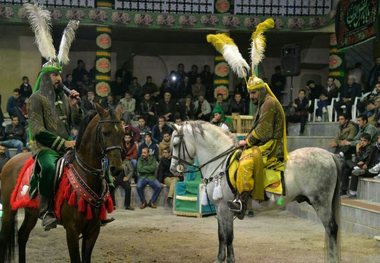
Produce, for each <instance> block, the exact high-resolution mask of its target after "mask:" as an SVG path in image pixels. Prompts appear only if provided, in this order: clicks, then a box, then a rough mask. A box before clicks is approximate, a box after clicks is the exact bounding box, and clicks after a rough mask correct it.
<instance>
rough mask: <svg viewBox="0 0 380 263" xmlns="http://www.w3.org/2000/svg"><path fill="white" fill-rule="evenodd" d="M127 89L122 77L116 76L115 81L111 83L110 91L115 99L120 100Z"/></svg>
mask: <svg viewBox="0 0 380 263" xmlns="http://www.w3.org/2000/svg"><path fill="white" fill-rule="evenodd" d="M126 90H127V86H125V84H124V83H123V78H122V77H117V78H116V80H115V81H112V83H111V93H112V94H113V95H114V96H115V98H116V100H120V99H121V97H123V95H124V93H125V92H126Z"/></svg>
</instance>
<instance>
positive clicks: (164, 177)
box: [157, 148, 180, 206]
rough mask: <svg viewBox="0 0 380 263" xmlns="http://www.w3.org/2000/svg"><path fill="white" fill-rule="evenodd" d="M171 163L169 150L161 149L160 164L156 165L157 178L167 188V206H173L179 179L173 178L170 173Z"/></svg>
mask: <svg viewBox="0 0 380 263" xmlns="http://www.w3.org/2000/svg"><path fill="white" fill-rule="evenodd" d="M171 161H172V157H171V155H170V149H169V148H165V149H163V150H162V158H161V160H160V163H159V164H158V170H157V178H158V181H159V182H160V183H162V184H164V185H166V186H167V187H169V192H168V199H167V203H168V206H173V196H174V190H175V184H176V183H177V181H178V180H179V179H180V178H179V177H178V176H175V175H174V174H172V172H171V171H170V163H171Z"/></svg>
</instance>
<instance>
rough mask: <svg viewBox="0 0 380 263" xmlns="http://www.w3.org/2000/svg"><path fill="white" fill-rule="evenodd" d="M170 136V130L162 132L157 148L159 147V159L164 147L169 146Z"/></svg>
mask: <svg viewBox="0 0 380 263" xmlns="http://www.w3.org/2000/svg"><path fill="white" fill-rule="evenodd" d="M171 138H172V135H171V133H170V132H167V131H166V132H164V135H163V138H162V141H161V142H160V143H159V145H158V148H159V154H158V155H159V157H160V159H161V158H162V154H163V152H164V149H166V148H168V149H169V148H170V140H171Z"/></svg>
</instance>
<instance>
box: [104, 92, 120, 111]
mask: <svg viewBox="0 0 380 263" xmlns="http://www.w3.org/2000/svg"><path fill="white" fill-rule="evenodd" d="M101 105H102V107H103V108H105V109H108V110H112V111H114V110H115V108H116V105H117V103H116V102H115V99H114V97H113V95H112V94H111V93H110V94H108V95H107V98H106V99H103V100H102V103H101Z"/></svg>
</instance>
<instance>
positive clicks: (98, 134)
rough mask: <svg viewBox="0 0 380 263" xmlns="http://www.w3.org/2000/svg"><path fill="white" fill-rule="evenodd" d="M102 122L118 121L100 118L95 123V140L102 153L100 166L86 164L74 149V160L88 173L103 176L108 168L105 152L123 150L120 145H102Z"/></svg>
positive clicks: (117, 122)
mask: <svg viewBox="0 0 380 263" xmlns="http://www.w3.org/2000/svg"><path fill="white" fill-rule="evenodd" d="M104 123H111V124H120V121H113V120H100V121H99V122H98V124H97V125H96V135H95V141H96V142H98V143H99V146H100V150H101V153H102V168H100V169H98V168H93V167H91V166H89V165H88V164H86V163H85V162H83V161H82V160H81V159H80V158H79V156H78V153H77V151H76V150H74V156H75V160H76V161H77V163H78V165H79V166H80V168H81V169H83V170H84V171H85V172H87V173H89V174H93V175H99V174H100V175H101V176H102V177H104V175H105V174H106V172H107V170H108V166H109V160H108V157H107V153H108V152H110V151H113V150H119V151H120V152H122V151H123V149H122V148H121V146H115V145H114V146H109V147H105V146H104V138H103V136H102V135H101V130H100V129H101V124H104Z"/></svg>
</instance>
